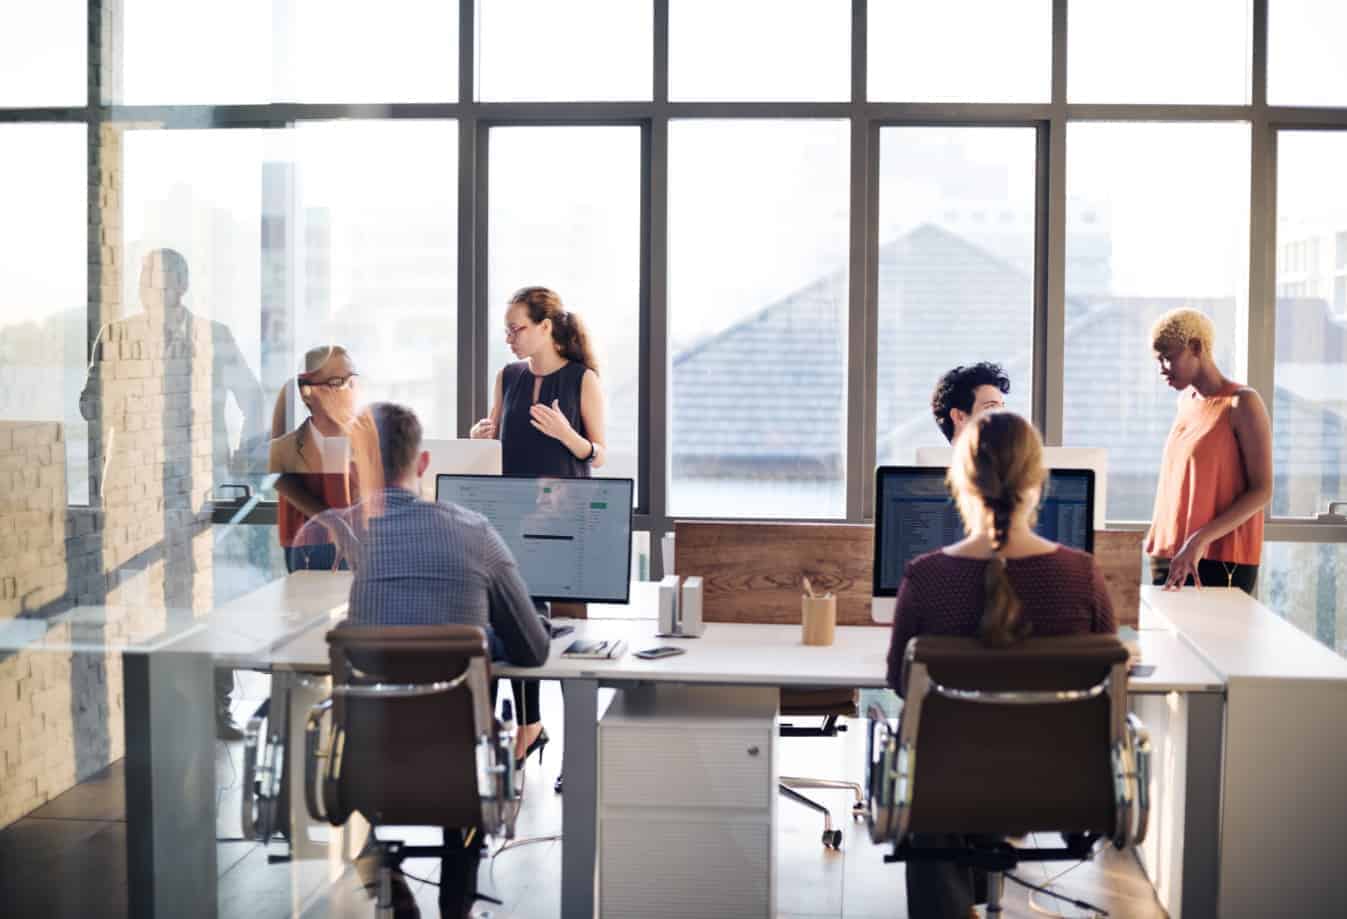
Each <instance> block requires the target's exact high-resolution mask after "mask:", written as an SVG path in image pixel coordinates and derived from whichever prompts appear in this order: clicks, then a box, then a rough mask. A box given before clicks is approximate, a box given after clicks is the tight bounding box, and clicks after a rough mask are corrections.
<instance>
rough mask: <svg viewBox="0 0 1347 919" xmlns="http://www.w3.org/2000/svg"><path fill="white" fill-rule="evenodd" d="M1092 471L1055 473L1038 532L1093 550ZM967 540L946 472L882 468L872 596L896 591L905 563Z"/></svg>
mask: <svg viewBox="0 0 1347 919" xmlns="http://www.w3.org/2000/svg"><path fill="white" fill-rule="evenodd" d="M1093 498H1094V472H1093V471H1092V470H1089V469H1053V470H1052V471H1051V472H1049V473H1048V483H1047V486H1046V487H1045V488H1044V489H1043V500H1042V503H1041V504H1040V506H1039V511H1038V525H1037V526H1036V527H1035V530H1037V532H1038V534H1039V535H1040V536H1042V537H1043V538H1044V539H1051V540H1052V541H1053V542H1059V543H1061V544H1062V545H1064V546H1070V547H1071V548H1073V549H1082V550H1084V551H1086V552H1093V551H1094V515H1093V507H1092V504H1091V502H1092V500H1093ZM963 538H964V529H963V520H962V518H960V517H959V511H958V509H957V508H956V507H955V506H954V499H953V498H951V497H950V495H949V490H948V489H947V488H946V487H945V470H944V469H941V468H938V467H932V466H881V467H879V469H878V471H877V472H876V475H875V561H874V595H875V596H876V597H892V596H895V595H896V594H897V592H898V585H899V584H900V583H901V582H902V580H903V571H904V570H905V569H906V568H907V563H908V562H910V561H911V560H912V559H914V558H916V557H917V556H919V555H923V554H925V553H927V552H933V551H935V550H936V549H939V548H941V547H943V546H948V545H950V544H951V543H956V542H958V541H959V540H961V539H963Z"/></svg>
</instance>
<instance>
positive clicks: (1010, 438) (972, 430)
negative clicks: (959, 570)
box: [948, 412, 1044, 647]
mask: <svg viewBox="0 0 1347 919" xmlns="http://www.w3.org/2000/svg"><path fill="white" fill-rule="evenodd" d="M954 452H955V455H954V461H953V462H952V463H951V464H950V469H949V477H948V482H949V486H950V489H951V491H952V492H953V493H954V496H955V499H956V500H957V501H958V504H959V513H960V514H961V515H962V516H963V519H964V526H965V528H966V529H967V530H968V531H969V532H970V533H971V532H973V531H974V529H975V527H974V523H973V522H974V521H977V520H980V521H981V522H982V524H983V527H984V528H985V529H986V530H987V532H988V533H989V534H990V536H991V544H992V550H993V552H995V553H996V554H995V555H994V556H993V558H992V559H991V561H990V562H988V563H987V571H986V575H985V582H984V587H985V591H984V594H985V600H984V605H983V610H982V620H981V622H980V623H979V624H978V635H979V637H981V639H982V640H983V642H985V643H986V644H988V645H993V646H996V647H1005V646H1007V645H1011V644H1014V643H1015V642H1017V641H1019V640H1020V639H1022V638H1025V637H1027V636H1028V635H1029V632H1030V625H1031V624H1030V623H1029V622H1026V621H1025V620H1024V619H1023V618H1022V615H1021V614H1022V612H1023V608H1024V607H1023V604H1022V603H1021V602H1020V598H1019V595H1018V594H1016V592H1015V587H1014V585H1013V584H1011V583H1010V577H1009V575H1008V573H1007V571H1006V560H1005V555H1004V554H1003V552H1004V549H1005V545H1006V540H1007V538H1008V537H1009V534H1010V527H1011V523H1012V522H1013V521H1014V519H1015V517H1016V514H1017V513H1018V512H1019V509H1020V505H1021V504H1022V503H1023V501H1024V496H1025V494H1026V493H1027V492H1028V491H1029V490H1030V489H1032V488H1034V487H1037V486H1040V485H1042V484H1043V478H1044V470H1043V447H1042V443H1041V442H1040V441H1039V439H1038V433H1037V432H1036V431H1035V430H1034V429H1033V427H1032V426H1031V425H1030V424H1029V423H1028V422H1027V421H1025V420H1024V419H1023V418H1021V417H1020V416H1019V415H1015V414H1013V413H1010V412H992V413H989V414H986V415H982V416H981V417H979V418H978V419H977V420H976V421H974V422H973V423H972V424H970V425H969V426H968V427H967V428H966V429H965V430H964V433H963V434H962V435H961V436H960V438H959V440H958V443H957V444H956V446H955V451H954Z"/></svg>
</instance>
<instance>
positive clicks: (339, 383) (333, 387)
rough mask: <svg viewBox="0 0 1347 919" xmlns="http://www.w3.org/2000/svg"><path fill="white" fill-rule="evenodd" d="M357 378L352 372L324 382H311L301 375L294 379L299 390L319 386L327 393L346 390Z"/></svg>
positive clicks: (304, 375) (356, 374)
mask: <svg viewBox="0 0 1347 919" xmlns="http://www.w3.org/2000/svg"><path fill="white" fill-rule="evenodd" d="M358 376H360V374H358V373H356V372H355V371H354V370H352V371H351V372H350V373H348V374H346V375H345V376H335V377H328V378H327V379H326V380H312V379H308V377H307V375H306V374H302V373H301V374H300V375H299V376H297V377H295V382H296V383H297V384H298V385H299V388H300V389H301V390H303V389H305V388H309V389H312V388H313V387H315V386H321V387H323V388H324V389H326V390H327V391H328V392H341V391H342V390H343V389H348V388H349V387H350V386H351V380H353V379H354V378H355V377H358Z"/></svg>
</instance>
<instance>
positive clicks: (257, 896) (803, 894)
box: [0, 678, 1164, 919]
mask: <svg viewBox="0 0 1347 919" xmlns="http://www.w3.org/2000/svg"><path fill="white" fill-rule="evenodd" d="M241 688H242V695H243V696H252V697H260V696H261V695H262V693H263V692H264V691H265V684H264V683H263V682H262V681H261V680H259V679H257V678H251V679H249V678H245V679H244V680H243V682H242V684H241ZM251 704H253V703H250V702H248V701H247V700H246V699H240V701H239V705H238V708H239V712H240V714H242V712H243V711H245V710H246V709H247V708H248V707H249V706H250V705H251ZM543 709H544V711H545V712H547V713H549V714H551V717H550V718H549V719H548V732H549V733H550V734H551V735H552V737H553V743H552V744H551V745H549V746H548V748H547V758H546V762H545V764H544V765H543V766H542V767H541V768H540V767H539V766H538V764H537V760H536V759H534V760H530V766H529V768H528V770H527V776H526V785H525V805H524V808H523V810H522V811H521V815H520V820H519V824H518V827H517V830H518V833H519V835H520V836H521V837H530V836H541V835H546V834H550V833H558V832H560V828H561V799H560V797H559V796H557V795H555V794H554V793H553V792H552V781H553V779H554V778H555V777H556V773H557V770H558V769H559V768H560V765H561V736H560V735H561V720H562V719H561V717H560V713H561V698H560V692H559V690H558V689H557V688H556V684H547V683H544V692H543ZM853 724H856V727H855V729H853V730H852V731H849V732H847V734H845V735H843V737H842V738H839V739H836V740H823V739H808V738H789V739H785V740H783V741H782V742H781V748H780V749H781V758H782V764H783V765H782V771H783V772H785V773H786V774H794V775H817V776H827V777H844V776H846V775H848V774H850V775H853V776H858V774H859V772H860V770H861V764H862V760H863V756H864V735H863V733H862V732H861V730H860V729H859V724H857V723H855V722H853ZM220 752H221V756H220V758H219V761H218V764H217V775H218V776H219V784H220V786H221V794H220V810H219V815H220V817H219V822H218V824H217V830H218V834H217V835H218V836H219V837H220V838H222V839H235V838H237V837H238V836H239V835H240V832H239V817H238V813H239V798H238V795H239V784H240V783H239V776H238V765H239V761H240V752H239V745H237V744H236V745H232V746H231V747H227V746H226V745H224V744H221V746H220ZM123 789H124V779H123V771H122V764H121V763H116V764H114V765H113V766H111V767H110V768H108V769H107V770H105V771H104V772H102V773H100V774H99V775H98V776H96V777H94V778H92V779H90V780H89V781H87V782H85V783H83V784H82V785H80V786H79V787H77V788H74V789H72V790H71V791H69V792H67V793H66V794H64V795H62V796H60V797H59V798H57V799H56V800H54V801H51V802H50V803H48V804H47V805H45V806H44V807H42V808H40V809H39V810H38V811H35V812H34V813H33V814H31V815H30V816H28V817H26V818H24V819H23V820H20V821H18V822H17V823H15V824H14V825H12V826H10V827H9V828H7V829H6V830H4V831H3V832H0V916H6V917H7V916H23V917H43V916H50V917H66V916H71V917H74V916H79V917H93V916H97V917H122V916H126V915H127V902H126V823H125V809H124V801H123ZM816 794H817V797H818V798H819V799H820V800H823V801H825V802H826V803H828V804H829V805H830V806H832V807H834V815H835V818H836V825H837V826H839V827H841V828H842V831H843V833H844V837H845V841H844V843H843V847H842V851H840V852H833V851H828V850H825V849H824V848H823V847H822V846H821V845H820V843H819V833H820V831H821V829H822V824H821V820H820V818H819V816H818V815H817V814H815V813H813V812H812V811H809V810H807V809H805V808H803V807H801V806H799V805H798V804H795V803H793V802H791V801H787V800H784V799H783V800H780V801H779V802H778V835H777V852H778V854H777V877H778V882H777V907H778V917H779V919H806V917H808V919H814V917H820V919H821V917H829V919H840V917H845V919H870V917H887V919H902V917H905V916H906V915H907V910H906V904H905V901H904V896H903V867H902V866H901V865H886V864H884V862H883V858H882V856H883V853H884V849H882V848H881V847H878V846H875V845H874V844H872V843H871V842H870V840H869V837H868V835H867V833H866V829H865V827H864V825H863V824H858V823H854V822H852V821H851V819H850V817H849V816H847V806H848V801H847V793H845V792H837V791H823V792H818V793H816ZM425 832H426V831H424V830H422V831H420V835H419V836H418V837H417V838H416V839H415V840H413V841H424V842H431V841H433V839H431V838H426V837H425V835H424V834H425ZM432 832H433V831H432ZM388 835H393V834H391V833H389V834H388ZM219 865H220V871H221V877H220V890H219V902H220V907H221V910H220V915H221V916H222V917H227V919H232V917H244V916H247V917H250V919H251V917H275V919H283V917H302V919H338V917H341V919H345V917H356V916H359V917H367V916H371V915H373V912H372V906H371V903H370V901H369V900H368V899H366V897H365V895H364V893H363V891H362V890H361V888H360V884H359V881H358V880H357V879H356V877H355V875H354V873H353V872H352V871H350V870H349V869H343V868H342V867H341V866H337V867H335V868H330V867H329V866H328V865H327V864H325V863H322V862H309V861H305V862H291V863H277V864H268V862H267V853H266V852H265V851H264V850H263V849H262V848H261V847H260V846H257V845H255V844H253V843H245V842H221V843H220V848H219ZM407 871H408V873H409V874H411V875H415V876H417V877H420V878H424V879H427V880H435V879H436V877H437V875H438V872H439V864H438V862H437V861H421V862H409V863H408V864H407ZM560 873H561V844H560V843H559V842H543V843H538V844H533V845H521V846H515V847H513V848H511V849H509V850H508V851H504V852H501V853H500V854H499V855H497V856H496V857H495V858H494V859H491V860H484V861H483V865H482V872H481V879H480V889H481V890H482V891H483V892H485V893H488V894H491V895H493V896H495V897H497V898H498V899H501V900H503V901H504V905H503V906H496V905H492V904H488V903H481V904H480V905H479V913H480V915H481V916H483V917H485V916H490V917H491V919H553V917H556V916H558V915H559V912H560ZM1020 873H1021V875H1022V876H1023V877H1024V878H1025V879H1026V880H1030V881H1033V882H1035V883H1039V884H1044V883H1046V882H1048V881H1050V880H1052V879H1053V878H1055V877H1058V876H1060V877H1059V879H1058V880H1056V882H1055V884H1054V889H1056V890H1058V891H1060V892H1061V893H1063V894H1067V895H1069V896H1072V897H1074V898H1077V899H1081V900H1085V901H1089V902H1092V903H1095V904H1097V905H1098V906H1100V907H1102V908H1103V909H1106V910H1108V912H1109V914H1110V915H1112V916H1116V917H1123V919H1153V917H1155V919H1158V917H1163V916H1164V912H1163V910H1161V909H1160V907H1159V906H1158V904H1156V902H1155V899H1154V895H1153V893H1152V891H1151V888H1150V885H1149V884H1148V883H1147V881H1146V879H1145V877H1144V875H1143V874H1142V872H1141V869H1140V868H1139V867H1138V865H1137V864H1136V862H1135V860H1134V859H1133V858H1132V857H1131V856H1130V855H1126V854H1119V853H1117V852H1114V851H1112V850H1111V849H1107V848H1106V849H1104V850H1103V851H1102V852H1101V853H1100V855H1099V856H1097V857H1096V858H1095V859H1094V860H1093V861H1091V862H1086V863H1083V864H1080V865H1075V866H1073V865H1071V864H1066V863H1050V864H1036V865H1034V864H1031V865H1027V866H1025V867H1024V868H1023V869H1022V870H1021V872H1020ZM333 874H336V875H337V876H336V877H335V879H333V878H332V875H333ZM412 887H413V889H414V890H415V891H416V895H417V900H418V902H419V903H420V905H421V909H422V914H423V915H425V916H427V917H433V916H435V915H437V914H438V912H437V908H436V902H435V893H436V891H435V888H434V887H432V886H429V885H428V884H422V883H419V882H413V883H412ZM1035 901H1036V904H1037V906H1038V909H1035V908H1033V907H1031V905H1030V903H1029V899H1028V896H1027V895H1026V892H1025V891H1024V890H1023V889H1022V888H1018V887H1016V886H1014V885H1012V884H1008V885H1007V891H1006V910H1005V913H1004V915H1005V917H1006V919H1028V917H1036V916H1042V915H1060V916H1064V917H1080V916H1090V915H1092V913H1090V912H1087V911H1084V910H1081V909H1079V908H1077V907H1074V906H1071V905H1070V904H1066V903H1060V902H1056V901H1052V900H1050V899H1048V898H1046V897H1044V896H1042V895H1035Z"/></svg>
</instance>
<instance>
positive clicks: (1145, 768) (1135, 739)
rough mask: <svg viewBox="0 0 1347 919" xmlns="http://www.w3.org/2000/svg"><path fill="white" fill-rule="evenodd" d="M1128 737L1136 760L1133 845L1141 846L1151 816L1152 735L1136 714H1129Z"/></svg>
mask: <svg viewBox="0 0 1347 919" xmlns="http://www.w3.org/2000/svg"><path fill="white" fill-rule="evenodd" d="M1127 735H1128V740H1129V741H1130V743H1131V745H1132V751H1133V756H1134V758H1135V760H1136V789H1137V791H1136V796H1137V798H1136V800H1137V804H1136V808H1137V822H1136V831H1135V832H1134V834H1133V836H1132V839H1131V844H1132V845H1134V846H1139V845H1141V843H1143V842H1144V841H1145V840H1146V831H1147V829H1149V827H1150V816H1151V733H1150V731H1148V730H1146V725H1144V724H1142V722H1141V719H1140V718H1138V717H1137V716H1136V715H1135V714H1133V713H1131V712H1128V713H1127Z"/></svg>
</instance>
